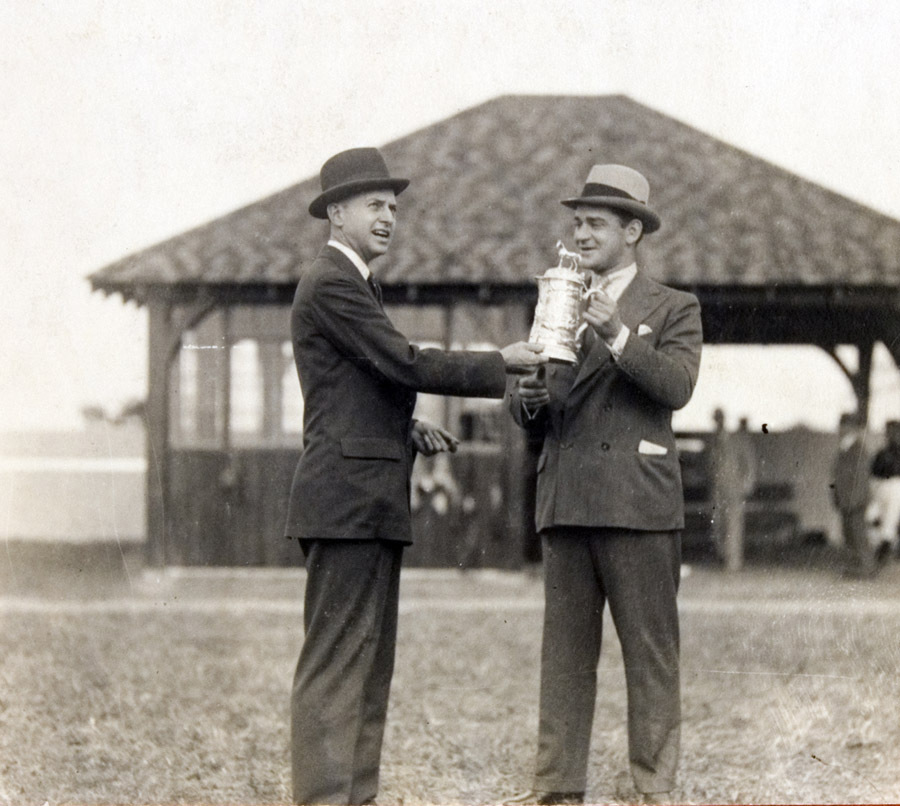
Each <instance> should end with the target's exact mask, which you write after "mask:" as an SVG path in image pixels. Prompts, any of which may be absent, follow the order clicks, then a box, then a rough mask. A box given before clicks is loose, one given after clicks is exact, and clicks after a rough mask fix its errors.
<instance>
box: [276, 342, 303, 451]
mask: <svg viewBox="0 0 900 806" xmlns="http://www.w3.org/2000/svg"><path fill="white" fill-rule="evenodd" d="M281 357H282V367H283V369H282V372H281V431H282V433H283V434H286V435H293V436H297V435H302V434H303V394H302V393H301V392H300V381H299V380H298V379H297V370H296V369H295V368H294V351H293V349H292V347H291V343H290V342H289V341H284V342H282V343H281Z"/></svg>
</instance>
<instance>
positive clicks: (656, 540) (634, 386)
mask: <svg viewBox="0 0 900 806" xmlns="http://www.w3.org/2000/svg"><path fill="white" fill-rule="evenodd" d="M649 190H650V188H649V184H648V182H647V180H646V179H645V178H644V177H643V176H642V175H641V174H640V173H638V172H637V171H635V170H632V169H631V168H627V167H625V166H621V165H595V166H594V167H593V168H592V169H591V171H590V173H589V175H588V178H587V183H586V184H585V186H584V189H583V191H582V194H581V196H578V197H575V198H569V199H565V200H564V201H563V204H564V205H566V206H567V207H570V208H572V209H573V210H574V213H575V215H574V225H575V233H574V235H575V243H576V245H577V247H578V249H579V251H580V252H581V257H582V260H581V264H580V265H581V267H582V268H584V269H586V270H587V274H588V277H587V279H588V281H589V283H590V285H591V290H590V294H591V296H590V303H589V306H588V308H587V312H586V314H585V321H586V324H587V326H586V328H585V329H584V331H583V334H582V343H581V349H580V356H579V360H578V362H577V363H576V364H574V365H569V364H564V363H550V364H548V365H547V367H546V368H545V369H544V370H542V371H541V370H539V371H538V372H537V373H533V374H531V375H528V376H525V377H522V378H520V379H519V380H518V382H517V383H516V384H515V388H514V389H513V390H512V392H511V394H510V409H511V411H512V414H513V416H514V417H515V419H516V421H517V422H518V423H519V424H520V425H522V426H523V427H524V428H526V429H528V430H529V431H530V432H531V433H532V434H533V435H537V436H538V437H543V449H542V451H541V454H540V457H539V459H538V465H537V506H536V525H537V529H538V531H539V533H540V535H541V538H542V549H543V562H544V583H545V612H544V629H543V647H542V651H541V689H540V722H539V728H538V749H537V761H536V769H535V776H534V782H533V789H532V791H530V792H528V793H526V794H524V795H522V796H520V797H518V798H514V799H512V800H511V801H509V802H511V803H541V804H546V803H581V802H583V800H584V795H585V789H586V783H587V762H588V750H589V747H590V739H591V728H592V721H593V714H594V704H595V695H596V689H597V664H598V662H599V658H600V638H601V628H602V625H603V610H604V607H605V605H606V604H607V603H608V604H609V608H610V613H611V615H612V619H613V622H614V624H615V627H616V632H617V633H618V636H619V641H620V643H621V646H622V656H623V660H624V664H625V678H626V686H627V694H628V749H629V760H630V767H631V778H632V780H633V782H634V786H635V791H634V792H633V793H630V794H629V792H626V793H624V794H623V793H617V794H618V796H619V797H625V798H628V799H631V798H632V797H633V798H634V799H635V800H638V799H640V800H644V801H646V802H658V801H664V800H666V799H667V798H669V797H671V795H670V794H669V793H670V792H671V791H672V789H673V787H674V786H675V774H676V766H677V762H678V756H679V740H680V722H681V717H680V693H679V629H678V612H677V609H676V593H677V590H678V583H679V576H680V565H681V542H680V541H681V531H680V530H681V529H682V528H683V526H684V505H683V497H682V487H681V472H680V468H679V464H678V453H677V449H676V447H675V436H674V434H673V432H672V425H671V419H672V412H673V411H674V410H675V409H679V408H681V407H682V406H684V405H685V404H686V403H687V402H688V400H689V399H690V397H691V394H692V392H693V389H694V384H695V383H696V380H697V373H698V369H699V365H700V350H701V343H702V331H701V324H700V306H699V304H698V302H697V299H696V298H695V297H694V296H693V295H691V294H688V293H684V292H681V291H676V290H674V289H671V288H668V287H666V286H663V285H660V284H659V283H657V282H655V281H653V280H652V279H650V278H649V277H648V276H647V275H646V274H644V272H643V270H641V269H639V268H638V265H637V245H638V242H639V241H640V240H641V238H642V237H643V236H644V235H645V234H649V233H652V232H655V231H656V230H657V229H659V226H660V219H659V217H658V216H657V215H656V213H654V212H653V211H652V210H651V209H650V208H649V206H648V197H649Z"/></svg>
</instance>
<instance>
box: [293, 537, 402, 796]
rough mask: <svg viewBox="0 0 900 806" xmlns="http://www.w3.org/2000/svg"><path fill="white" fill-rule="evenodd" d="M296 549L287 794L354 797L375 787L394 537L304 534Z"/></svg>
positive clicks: (387, 671) (387, 673)
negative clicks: (297, 622)
mask: <svg viewBox="0 0 900 806" xmlns="http://www.w3.org/2000/svg"><path fill="white" fill-rule="evenodd" d="M303 549H304V553H305V554H306V569H307V571H306V573H307V577H306V599H305V603H304V614H303V620H304V625H305V629H306V636H305V639H304V642H303V648H302V650H301V652H300V658H299V660H298V661H297V669H296V672H295V674H294V684H293V690H292V694H291V772H292V778H293V798H294V802H295V803H329V804H361V803H364V802H366V801H368V800H373V799H374V798H375V795H376V793H377V791H378V771H379V765H380V760H381V743H382V739H383V737H384V725H385V718H386V716H387V707H388V695H389V694H390V687H391V676H392V675H393V671H394V648H395V645H396V639H397V609H398V602H399V594H400V563H401V559H402V556H403V544H401V543H392V542H388V541H376V540H372V541H367V540H365V541H364V540H310V541H303Z"/></svg>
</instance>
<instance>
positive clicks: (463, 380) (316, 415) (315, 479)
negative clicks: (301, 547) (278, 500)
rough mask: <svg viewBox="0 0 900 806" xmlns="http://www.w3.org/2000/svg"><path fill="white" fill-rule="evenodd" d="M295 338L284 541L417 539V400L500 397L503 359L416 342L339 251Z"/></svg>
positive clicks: (316, 286)
mask: <svg viewBox="0 0 900 806" xmlns="http://www.w3.org/2000/svg"><path fill="white" fill-rule="evenodd" d="M291 335H292V339H293V347H294V358H295V362H296V365H297V372H298V375H299V377H300V385H301V388H302V391H303V399H304V430H303V453H302V455H301V457H300V461H299V463H298V465H297V469H296V472H295V475H294V481H293V486H292V489H291V498H290V506H289V510H288V516H287V524H286V527H285V534H286V535H287V536H289V537H296V538H320V539H336V540H341V539H376V538H382V539H389V540H397V541H401V542H403V543H410V542H412V533H411V529H410V513H409V474H410V470H411V463H412V460H413V449H412V441H411V428H412V414H413V408H414V407H415V402H416V392H417V391H421V392H431V393H435V394H450V395H466V396H470V397H498V398H499V397H502V396H503V392H504V389H505V382H506V374H505V368H504V362H503V358H502V356H501V355H500V353H499V352H467V351H453V352H445V351H442V350H430V349H419V348H418V347H415V346H413V345H411V344H410V343H409V341H408V340H407V338H406V337H405V336H404V335H403V334H402V333H400V332H399V331H398V330H397V329H396V328H395V327H394V326H393V325H392V324H391V322H390V320H389V319H388V317H387V316H386V315H385V313H384V311H383V310H382V308H381V305H380V304H379V303H378V301H377V300H376V299H375V297H374V295H373V293H372V291H371V290H370V288H369V287H368V285H367V283H366V281H365V280H364V279H363V277H362V275H361V274H360V273H359V271H358V270H357V268H356V267H355V266H354V265H353V264H352V263H351V262H350V260H349V259H348V258H347V257H346V256H345V255H343V254H342V253H341V252H340V251H339V250H337V249H335V248H334V247H331V246H326V247H324V248H323V249H322V251H321V252H320V253H319V255H318V257H317V258H316V260H315V261H314V262H313V263H312V264H311V265H310V266H309V267H308V268H307V269H305V270H304V272H303V274H302V276H301V278H300V281H299V283H298V285H297V291H296V294H295V297H294V305H293V309H292V313H291Z"/></svg>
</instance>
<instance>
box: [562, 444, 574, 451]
mask: <svg viewBox="0 0 900 806" xmlns="http://www.w3.org/2000/svg"><path fill="white" fill-rule="evenodd" d="M559 447H560V448H562V449H563V450H564V451H567V450H569V448H571V447H572V443H571V442H563V443H561V444H560V446H559Z"/></svg>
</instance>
